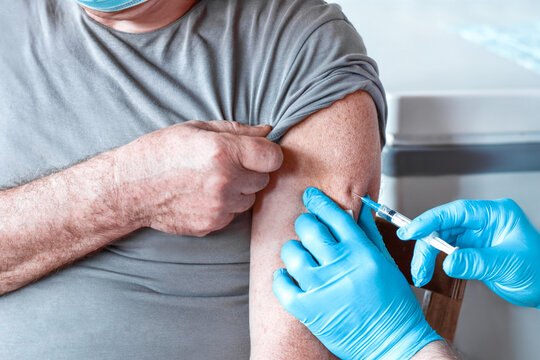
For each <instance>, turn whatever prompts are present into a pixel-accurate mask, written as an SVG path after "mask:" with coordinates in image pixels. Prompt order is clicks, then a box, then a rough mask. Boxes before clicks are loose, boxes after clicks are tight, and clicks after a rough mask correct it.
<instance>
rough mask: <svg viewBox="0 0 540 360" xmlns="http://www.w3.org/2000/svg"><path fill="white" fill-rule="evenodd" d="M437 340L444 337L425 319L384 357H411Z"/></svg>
mask: <svg viewBox="0 0 540 360" xmlns="http://www.w3.org/2000/svg"><path fill="white" fill-rule="evenodd" d="M437 340H444V339H443V338H442V337H441V336H440V335H438V334H437V333H436V332H435V330H433V329H432V328H431V327H430V326H429V324H428V323H427V322H426V321H424V324H422V326H417V327H416V328H415V329H414V330H412V331H411V332H409V333H408V334H407V335H406V336H404V337H403V338H402V339H401V340H400V341H399V342H398V343H397V344H396V345H395V346H393V347H392V348H391V349H390V350H389V351H388V352H387V353H386V354H384V356H383V357H382V359H388V360H390V359H410V358H412V357H413V356H414V355H415V354H416V353H417V352H418V351H420V350H421V349H422V348H423V347H424V346H426V345H427V344H429V343H431V342H433V341H437Z"/></svg>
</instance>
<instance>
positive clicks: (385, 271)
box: [274, 188, 441, 359]
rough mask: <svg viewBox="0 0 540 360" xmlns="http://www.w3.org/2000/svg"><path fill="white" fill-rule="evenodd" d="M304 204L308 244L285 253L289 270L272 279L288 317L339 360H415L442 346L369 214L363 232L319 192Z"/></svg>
mask: <svg viewBox="0 0 540 360" xmlns="http://www.w3.org/2000/svg"><path fill="white" fill-rule="evenodd" d="M304 204H305V205H306V207H307V209H308V210H309V211H311V214H302V215H300V216H299V217H298V219H297V220H296V224H295V227H296V233H297V234H298V236H299V238H300V239H301V241H302V242H299V241H296V240H291V241H289V242H287V243H286V244H285V245H283V248H282V251H281V258H282V260H283V262H284V263H285V266H286V267H287V270H284V269H279V270H278V271H276V272H275V273H274V294H275V295H276V297H277V298H278V300H279V301H280V303H281V304H282V305H283V307H284V308H285V309H286V310H287V311H288V312H290V313H291V314H292V315H294V316H295V317H296V318H298V319H299V320H300V321H301V322H302V323H303V324H304V325H306V326H307V327H308V329H309V330H310V331H311V332H312V333H313V334H314V335H315V336H317V338H319V340H320V341H321V342H322V343H323V344H324V346H326V347H327V348H328V349H329V350H330V351H331V352H332V353H334V354H335V355H337V356H338V357H340V358H341V359H409V358H411V357H412V356H413V355H414V354H415V353H416V352H417V351H418V350H420V349H421V348H423V347H424V346H425V345H426V344H428V343H430V342H432V341H434V340H441V337H440V336H438V335H437V333H435V331H434V330H433V329H431V327H430V326H429V325H428V323H427V322H426V320H425V318H424V315H423V314H422V310H421V309H420V305H419V304H418V302H417V301H416V298H415V297H414V295H413V292H412V290H411V288H410V286H409V284H408V283H407V281H406V280H405V277H404V276H403V274H401V272H400V271H399V269H398V268H397V266H396V265H395V263H394V261H393V260H392V258H391V257H390V255H389V254H388V252H387V251H386V248H385V247H384V243H383V242H382V239H381V236H380V234H379V233H378V231H377V228H376V226H375V222H374V220H373V217H372V215H371V210H370V209H369V208H367V207H366V206H362V211H361V213H360V219H359V222H360V225H361V227H360V226H359V225H357V224H356V222H355V221H354V219H353V218H352V217H351V216H350V215H349V214H347V213H346V212H344V211H343V210H341V208H340V207H339V206H338V205H337V204H335V203H334V202H333V201H332V200H330V199H329V198H328V197H327V196H326V195H325V194H324V193H323V192H322V191H320V190H317V189H315V188H308V189H307V190H306V191H305V192H304ZM366 234H368V235H366ZM368 236H369V237H368ZM293 278H294V280H296V281H297V283H298V285H296V284H295V283H294V281H293Z"/></svg>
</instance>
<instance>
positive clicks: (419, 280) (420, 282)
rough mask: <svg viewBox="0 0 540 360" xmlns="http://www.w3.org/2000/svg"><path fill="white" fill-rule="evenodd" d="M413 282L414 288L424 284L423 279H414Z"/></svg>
mask: <svg viewBox="0 0 540 360" xmlns="http://www.w3.org/2000/svg"><path fill="white" fill-rule="evenodd" d="M413 282H414V286H416V287H422V286H423V283H424V279H423V278H414V279H413Z"/></svg>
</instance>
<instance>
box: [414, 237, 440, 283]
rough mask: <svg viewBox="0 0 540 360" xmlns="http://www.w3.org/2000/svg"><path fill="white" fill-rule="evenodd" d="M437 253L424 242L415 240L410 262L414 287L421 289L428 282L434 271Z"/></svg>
mask: <svg viewBox="0 0 540 360" xmlns="http://www.w3.org/2000/svg"><path fill="white" fill-rule="evenodd" d="M438 253H439V251H438V250H437V249H435V248H434V247H433V246H431V245H429V244H428V243H426V242H425V241H422V240H417V241H416V244H415V246H414V254H413V258H412V261H411V275H412V278H413V282H414V286H416V287H422V286H424V285H426V284H427V283H428V282H430V280H431V278H432V277H433V271H434V270H435V260H437V254H438Z"/></svg>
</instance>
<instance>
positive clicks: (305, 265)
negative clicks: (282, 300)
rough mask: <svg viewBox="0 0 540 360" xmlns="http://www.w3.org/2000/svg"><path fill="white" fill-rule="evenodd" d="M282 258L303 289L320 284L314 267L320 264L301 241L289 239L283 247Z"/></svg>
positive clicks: (309, 288) (288, 270)
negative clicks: (315, 275)
mask: <svg viewBox="0 0 540 360" xmlns="http://www.w3.org/2000/svg"><path fill="white" fill-rule="evenodd" d="M281 260H282V261H283V263H284V264H285V267H286V268H287V272H288V273H289V274H290V275H291V276H292V277H293V278H294V279H295V280H296V282H297V283H298V285H300V288H301V289H302V290H304V291H308V290H311V289H313V288H316V287H318V286H319V285H320V284H319V282H318V281H316V280H317V278H316V277H314V276H313V275H314V273H313V269H315V268H316V267H318V266H319V265H318V264H317V262H316V261H315V259H313V256H311V254H310V253H309V251H307V250H306V249H305V248H304V246H303V245H302V243H300V241H296V240H290V241H287V242H286V243H285V244H284V245H283V246H282V247H281Z"/></svg>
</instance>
